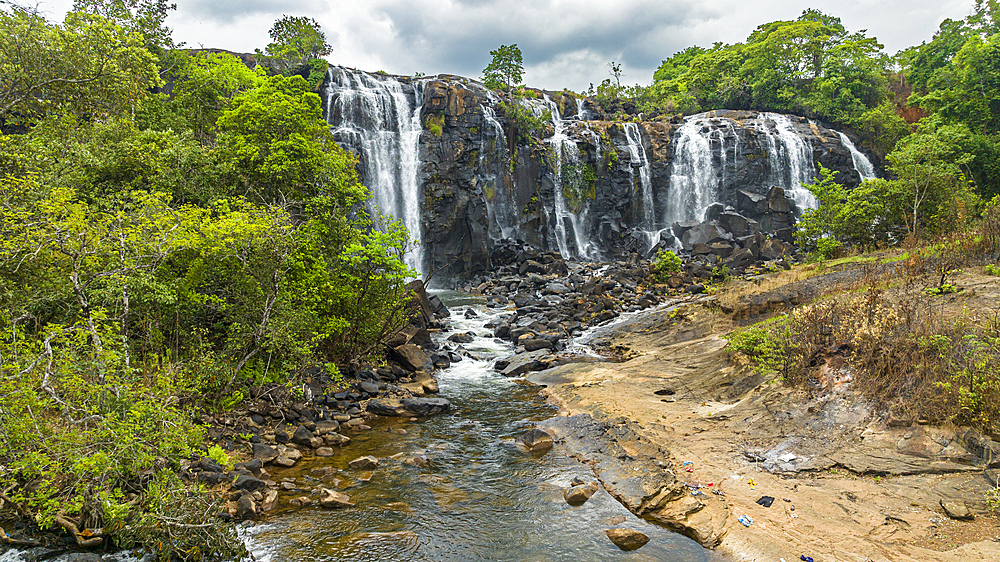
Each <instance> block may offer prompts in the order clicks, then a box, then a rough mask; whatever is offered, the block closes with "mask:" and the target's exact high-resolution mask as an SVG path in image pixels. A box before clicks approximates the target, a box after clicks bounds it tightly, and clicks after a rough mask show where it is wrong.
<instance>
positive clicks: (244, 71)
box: [170, 52, 264, 139]
mask: <svg viewBox="0 0 1000 562" xmlns="http://www.w3.org/2000/svg"><path fill="white" fill-rule="evenodd" d="M175 72H176V73H177V75H178V78H177V79H175V80H174V90H173V100H172V103H171V104H170V108H171V111H172V112H173V113H175V114H176V115H178V116H181V117H183V118H184V119H185V120H186V121H187V125H188V127H189V128H190V129H192V131H193V132H194V135H195V136H196V137H197V138H199V139H214V138H215V132H216V131H215V124H216V121H217V120H218V118H219V115H220V114H221V112H222V110H224V109H226V108H227V107H229V103H230V102H231V101H232V99H233V98H234V97H236V96H237V95H238V94H240V93H243V92H246V91H248V90H251V89H252V88H254V87H256V86H257V85H259V84H260V83H261V81H262V80H263V78H264V76H263V70H262V69H258V70H256V71H255V70H251V69H250V68H248V67H247V66H246V65H245V64H244V63H243V61H242V60H241V59H240V58H239V57H237V56H234V55H231V54H229V53H208V52H200V53H193V54H191V55H182V56H181V57H180V60H179V61H178V64H177V67H176V70H175Z"/></svg>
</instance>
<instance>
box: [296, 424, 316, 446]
mask: <svg viewBox="0 0 1000 562" xmlns="http://www.w3.org/2000/svg"><path fill="white" fill-rule="evenodd" d="M312 438H313V434H312V432H311V431H309V430H308V429H306V428H305V426H302V425H300V426H299V427H298V428H296V429H295V433H293V434H292V439H291V441H292V443H295V444H296V445H302V446H303V447H311V446H312Z"/></svg>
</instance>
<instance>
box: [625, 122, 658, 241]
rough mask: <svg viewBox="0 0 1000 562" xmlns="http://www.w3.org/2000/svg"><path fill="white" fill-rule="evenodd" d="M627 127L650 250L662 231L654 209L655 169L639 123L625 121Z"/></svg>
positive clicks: (631, 171) (642, 221) (642, 219)
mask: <svg viewBox="0 0 1000 562" xmlns="http://www.w3.org/2000/svg"><path fill="white" fill-rule="evenodd" d="M622 125H623V126H624V127H625V139H626V140H627V141H628V151H629V156H631V164H632V166H631V167H630V169H629V171H630V173H631V174H632V177H633V182H632V183H633V185H634V184H635V182H634V178H635V170H639V187H640V190H641V191H642V218H641V222H640V224H639V225H638V227H639V230H641V231H642V232H643V233H644V234H645V235H646V248H645V249H646V250H647V251H648V250H649V249H650V248H652V247H653V246H654V245H656V243H657V242H659V239H660V231H659V230H658V229H657V228H656V211H655V210H654V197H653V179H652V176H653V171H652V168H651V167H650V165H649V158H648V157H647V156H646V149H645V148H644V147H643V146H642V135H641V134H640V132H639V125H638V124H637V123H623V124H622Z"/></svg>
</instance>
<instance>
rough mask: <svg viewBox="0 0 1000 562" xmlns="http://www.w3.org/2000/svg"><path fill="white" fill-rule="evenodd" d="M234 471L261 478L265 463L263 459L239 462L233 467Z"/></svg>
mask: <svg viewBox="0 0 1000 562" xmlns="http://www.w3.org/2000/svg"><path fill="white" fill-rule="evenodd" d="M233 470H245V471H247V472H249V473H250V474H253V475H254V476H256V477H257V478H260V475H261V471H263V470H264V461H263V460H262V459H253V460H249V461H247V462H238V463H236V464H235V465H233Z"/></svg>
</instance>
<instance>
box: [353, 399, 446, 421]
mask: <svg viewBox="0 0 1000 562" xmlns="http://www.w3.org/2000/svg"><path fill="white" fill-rule="evenodd" d="M367 409H368V412H369V413H371V414H375V415H377V416H390V417H403V418H409V417H414V416H430V415H433V414H443V413H445V412H447V411H448V410H450V409H451V403H450V402H448V401H447V400H445V399H444V398H404V399H402V400H400V399H397V398H385V399H378V400H371V401H369V402H368V406H367Z"/></svg>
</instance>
